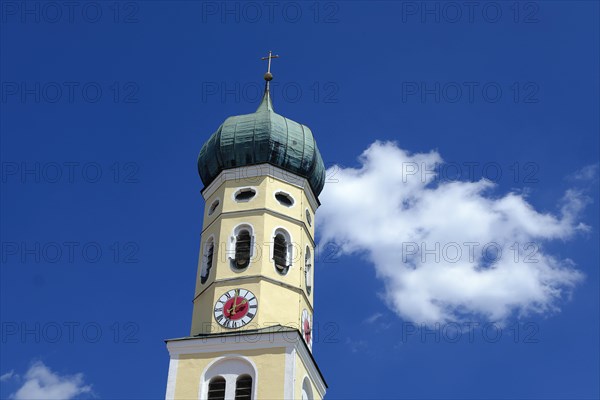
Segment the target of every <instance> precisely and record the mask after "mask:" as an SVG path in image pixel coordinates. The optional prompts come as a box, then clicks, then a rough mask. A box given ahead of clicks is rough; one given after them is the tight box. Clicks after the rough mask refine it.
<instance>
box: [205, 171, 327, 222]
mask: <svg viewBox="0 0 600 400" xmlns="http://www.w3.org/2000/svg"><path fill="white" fill-rule="evenodd" d="M262 176H267V177H271V178H274V179H278V180H281V181H284V182H286V183H288V184H290V185H293V186H296V187H298V188H300V189H303V190H304V192H305V193H306V197H307V198H308V201H309V203H310V206H311V208H312V211H313V213H315V212H316V210H317V208H319V206H320V205H321V203H320V202H319V199H318V198H317V197H316V196H315V194H314V193H313V190H312V188H311V187H310V184H309V183H308V180H307V179H306V178H304V177H302V176H299V175H296V174H294V173H292V172H289V171H286V170H284V169H282V168H279V167H276V166H274V165H272V164H266V163H263V164H256V165H250V166H246V167H238V168H231V169H226V170H223V171H221V173H220V174H219V175H218V176H217V177H216V178H215V179H214V180H213V181H212V182H211V183H210V185H208V186H206V187H205V188H204V189H202V192H201V193H202V196H203V197H204V200H205V201H206V200H208V199H209V198H210V196H212V195H213V194H214V192H215V191H216V190H217V189H218V188H219V187H220V186H221V185H222V184H223V183H225V182H227V181H232V180H238V181H239V180H242V179H246V178H258V177H262Z"/></svg>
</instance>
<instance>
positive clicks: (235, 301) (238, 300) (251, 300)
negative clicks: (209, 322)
mask: <svg viewBox="0 0 600 400" xmlns="http://www.w3.org/2000/svg"><path fill="white" fill-rule="evenodd" d="M257 310H258V301H257V300H256V296H254V294H252V292H251V291H249V290H246V289H232V290H230V291H228V292H226V293H224V294H223V295H222V296H221V297H219V300H217V302H216V303H215V311H214V312H215V319H216V320H217V322H218V323H219V324H220V325H221V326H224V327H225V328H232V329H233V328H241V327H242V326H244V325H246V324H247V323H249V322H250V321H252V318H254V316H255V315H256V311H257Z"/></svg>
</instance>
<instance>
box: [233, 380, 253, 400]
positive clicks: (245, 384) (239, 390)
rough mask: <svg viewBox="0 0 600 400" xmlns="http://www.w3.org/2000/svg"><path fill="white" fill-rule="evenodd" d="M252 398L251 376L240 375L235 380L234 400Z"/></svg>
mask: <svg viewBox="0 0 600 400" xmlns="http://www.w3.org/2000/svg"><path fill="white" fill-rule="evenodd" d="M251 399H252V377H251V376H250V375H240V376H239V377H238V378H237V380H236V381H235V400H251Z"/></svg>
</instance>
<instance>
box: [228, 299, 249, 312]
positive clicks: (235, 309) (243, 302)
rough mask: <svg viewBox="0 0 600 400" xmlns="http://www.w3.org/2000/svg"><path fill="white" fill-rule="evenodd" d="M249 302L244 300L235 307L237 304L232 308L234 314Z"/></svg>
mask: <svg viewBox="0 0 600 400" xmlns="http://www.w3.org/2000/svg"><path fill="white" fill-rule="evenodd" d="M247 302H248V300H247V299H244V300H242V301H241V302H240V304H237V305H235V304H234V306H233V307H231V308H233V312H236V311H237V309H238V308H239V307H241V306H243V305H244V304H246V303H247Z"/></svg>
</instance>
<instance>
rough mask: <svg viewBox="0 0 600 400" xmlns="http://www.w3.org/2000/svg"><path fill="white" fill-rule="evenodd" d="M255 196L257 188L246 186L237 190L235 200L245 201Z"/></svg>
mask: <svg viewBox="0 0 600 400" xmlns="http://www.w3.org/2000/svg"><path fill="white" fill-rule="evenodd" d="M254 196H256V190H254V189H251V188H244V189H240V190H238V191H237V192H235V196H234V197H235V201H238V202H243V201H249V200H250V199H252V198H253V197H254Z"/></svg>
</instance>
